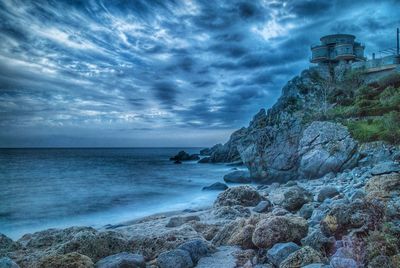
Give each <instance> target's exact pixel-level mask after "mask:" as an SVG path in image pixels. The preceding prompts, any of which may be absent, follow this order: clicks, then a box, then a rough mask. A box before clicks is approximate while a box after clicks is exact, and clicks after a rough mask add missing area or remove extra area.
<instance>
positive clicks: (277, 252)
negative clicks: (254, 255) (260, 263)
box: [267, 242, 300, 266]
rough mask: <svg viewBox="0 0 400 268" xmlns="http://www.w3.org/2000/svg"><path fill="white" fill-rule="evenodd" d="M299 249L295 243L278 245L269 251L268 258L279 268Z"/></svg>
mask: <svg viewBox="0 0 400 268" xmlns="http://www.w3.org/2000/svg"><path fill="white" fill-rule="evenodd" d="M299 249H300V247H299V246H298V245H297V244H295V243H293V242H288V243H277V244H275V245H274V246H273V247H272V248H271V249H269V250H268V251H267V258H268V260H269V261H270V262H271V263H272V264H274V265H276V266H279V264H280V263H281V262H282V261H283V260H285V259H286V258H287V257H288V256H289V255H290V254H291V253H293V252H295V251H296V250H299Z"/></svg>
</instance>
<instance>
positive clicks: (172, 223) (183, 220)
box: [165, 216, 200, 227]
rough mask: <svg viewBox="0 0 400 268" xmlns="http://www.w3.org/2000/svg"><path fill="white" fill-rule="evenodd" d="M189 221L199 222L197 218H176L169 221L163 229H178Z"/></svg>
mask: <svg viewBox="0 0 400 268" xmlns="http://www.w3.org/2000/svg"><path fill="white" fill-rule="evenodd" d="M189 221H200V218H199V216H177V217H172V218H170V219H169V221H168V223H167V224H166V225H165V227H178V226H181V225H183V224H185V223H187V222H189Z"/></svg>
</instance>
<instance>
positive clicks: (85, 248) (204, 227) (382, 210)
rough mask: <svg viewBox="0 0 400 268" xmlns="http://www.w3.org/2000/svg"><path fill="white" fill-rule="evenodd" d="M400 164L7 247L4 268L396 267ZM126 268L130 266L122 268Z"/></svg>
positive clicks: (3, 241) (240, 189) (261, 189)
mask: <svg viewBox="0 0 400 268" xmlns="http://www.w3.org/2000/svg"><path fill="white" fill-rule="evenodd" d="M399 222H400V165H399V163H398V162H396V161H392V160H389V159H383V161H380V162H378V163H376V164H374V165H371V166H365V167H356V168H353V169H348V170H346V171H344V172H341V173H338V174H334V173H328V174H326V175H325V176H323V177H321V178H319V179H314V180H308V179H303V180H298V181H290V182H288V183H282V184H279V183H272V184H269V185H259V186H249V185H243V186H234V187H230V188H228V189H226V190H225V191H222V192H221V193H220V194H219V196H218V198H217V199H216V200H215V202H214V205H213V206H212V207H209V208H204V209H200V210H196V211H193V210H186V211H176V212H169V213H161V214H157V215H153V216H149V217H145V218H142V219H140V220H135V221H132V222H127V223H124V224H120V225H114V226H105V227H104V228H102V229H98V230H96V229H94V228H91V227H70V228H66V229H49V230H44V231H41V232H36V233H33V234H26V235H24V236H23V237H22V238H20V239H19V240H17V241H12V240H11V239H9V238H7V237H6V236H4V235H1V238H0V254H1V256H4V257H3V258H2V259H1V261H0V267H18V266H19V267H161V268H163V267H258V268H261V267H282V268H284V267H308V268H310V267H333V268H338V267H399V265H400V262H399V261H400V255H399V253H400V252H399V249H400V247H399V246H400V225H399ZM124 265H126V266H124Z"/></svg>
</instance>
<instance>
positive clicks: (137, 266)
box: [96, 252, 146, 268]
mask: <svg viewBox="0 0 400 268" xmlns="http://www.w3.org/2000/svg"><path fill="white" fill-rule="evenodd" d="M145 267H146V262H145V261H144V258H143V256H142V255H139V254H133V253H128V252H122V253H118V254H115V255H111V256H108V257H105V258H104V259H101V260H99V261H98V262H97V263H96V268H145Z"/></svg>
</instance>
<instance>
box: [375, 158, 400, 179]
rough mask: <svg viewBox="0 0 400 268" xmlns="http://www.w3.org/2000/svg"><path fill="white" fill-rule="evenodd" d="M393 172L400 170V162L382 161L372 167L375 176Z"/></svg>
mask: <svg viewBox="0 0 400 268" xmlns="http://www.w3.org/2000/svg"><path fill="white" fill-rule="evenodd" d="M393 172H400V164H399V163H396V162H393V161H385V162H380V163H378V164H376V165H375V166H374V167H373V168H372V169H371V174H372V175H374V176H375V175H383V174H390V173H393Z"/></svg>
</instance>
